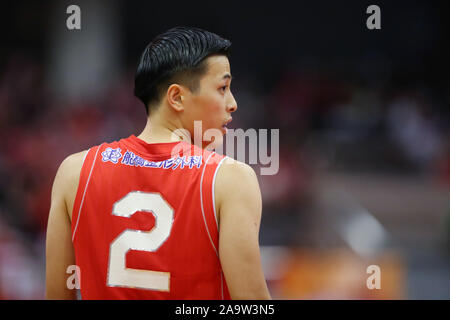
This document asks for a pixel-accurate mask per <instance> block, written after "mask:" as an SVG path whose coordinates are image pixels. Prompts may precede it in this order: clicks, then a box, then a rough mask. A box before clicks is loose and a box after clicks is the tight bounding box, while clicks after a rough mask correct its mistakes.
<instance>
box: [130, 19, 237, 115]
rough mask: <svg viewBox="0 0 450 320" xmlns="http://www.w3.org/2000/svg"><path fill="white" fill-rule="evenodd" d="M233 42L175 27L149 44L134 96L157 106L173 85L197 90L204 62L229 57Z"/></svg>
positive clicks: (138, 74)
mask: <svg viewBox="0 0 450 320" xmlns="http://www.w3.org/2000/svg"><path fill="white" fill-rule="evenodd" d="M230 47H231V42H230V41H229V40H227V39H224V38H222V37H220V36H218V35H217V34H215V33H212V32H209V31H205V30H202V29H199V28H193V27H175V28H172V29H170V30H168V31H166V32H164V33H162V34H160V35H158V36H157V37H156V38H155V39H153V41H152V42H150V43H149V44H148V45H147V47H146V48H145V50H144V52H143V53H142V55H141V58H140V61H139V65H138V68H137V71H136V75H135V78H134V95H135V96H136V97H138V98H139V99H140V100H141V101H142V102H143V103H144V105H145V109H146V111H147V114H149V106H150V105H152V104H154V103H155V102H158V101H159V99H160V97H161V94H162V93H163V92H165V91H166V90H167V88H168V87H169V86H170V84H172V83H181V84H183V85H186V86H187V87H188V88H189V89H190V90H191V91H193V92H195V91H196V90H198V87H199V82H200V76H201V75H203V74H204V73H205V72H206V71H207V70H206V67H207V66H206V64H205V63H204V61H205V59H206V58H207V57H208V56H211V55H214V54H222V55H225V56H227V57H229V53H230Z"/></svg>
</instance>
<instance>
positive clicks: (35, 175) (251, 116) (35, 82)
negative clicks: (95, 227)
mask: <svg viewBox="0 0 450 320" xmlns="http://www.w3.org/2000/svg"><path fill="white" fill-rule="evenodd" d="M133 72H134V70H132V68H130V71H129V72H124V74H123V77H122V78H120V79H118V81H117V82H116V83H115V84H114V85H112V86H111V87H110V88H108V90H106V91H105V92H103V93H102V94H101V95H100V96H97V97H95V98H90V99H80V100H73V101H67V100H63V99H60V98H58V97H57V96H55V95H54V94H53V93H52V91H51V88H48V87H46V83H47V82H46V73H45V70H44V69H43V66H42V65H41V64H40V63H39V62H37V61H35V60H34V59H32V58H30V57H27V56H26V55H25V54H14V55H12V56H10V57H9V58H8V60H7V62H6V63H5V65H4V68H3V70H1V73H0V150H1V152H0V299H1V298H9V299H20V298H42V297H43V285H44V284H43V279H44V267H45V264H44V263H45V256H44V248H45V230H46V223H47V218H48V211H49V207H50V194H51V187H52V183H53V179H54V176H55V174H56V170H57V168H58V166H59V164H60V163H61V161H62V160H63V159H64V158H65V157H66V156H68V155H69V154H71V153H75V152H78V151H81V150H84V149H87V148H89V147H90V146H92V145H96V144H98V143H101V142H103V141H113V140H116V139H119V138H121V137H127V136H129V135H130V134H132V133H133V134H136V133H139V132H140V130H142V129H143V127H144V125H145V121H146V119H145V111H144V108H143V106H142V105H141V104H140V102H139V101H138V100H137V99H136V98H135V97H134V96H133ZM241 78H242V80H240V79H238V80H236V81H235V82H234V83H233V91H234V94H235V97H236V99H237V102H238V105H239V107H240V108H239V110H238V111H237V113H236V116H235V117H234V120H233V126H234V127H235V128H243V129H247V128H255V129H258V128H268V129H272V128H278V129H280V169H279V172H278V174H276V175H272V176H259V177H258V178H259V180H260V184H261V191H262V195H263V201H264V212H263V213H264V216H263V217H264V218H263V224H262V227H261V243H262V244H263V245H285V246H298V245H310V246H314V245H315V243H314V241H313V240H312V238H309V237H308V233H307V232H299V230H300V229H301V228H303V230H306V229H308V228H309V227H308V226H310V225H312V224H314V217H312V216H311V214H310V212H311V209H310V208H311V206H313V205H314V190H315V189H314V181H315V180H314V175H315V174H316V173H317V172H318V171H320V170H335V171H340V172H348V171H350V172H364V171H368V172H376V173H387V174H388V173H396V174H399V173H401V174H411V175H426V176H429V177H430V178H431V179H433V181H435V183H438V184H444V185H447V186H448V187H450V130H449V128H450V123H449V121H450V117H449V112H448V110H447V108H448V102H449V101H445V100H442V99H440V96H439V95H438V94H437V93H436V92H435V91H433V90H431V89H430V88H427V87H426V86H400V85H398V86H397V85H396V84H395V83H389V82H388V83H385V84H383V85H380V86H373V85H369V84H367V83H364V82H363V81H356V80H355V79H343V78H338V79H335V78H333V77H331V76H330V75H329V74H328V73H325V72H318V71H316V72H312V71H305V72H302V71H298V72H294V71H292V70H285V72H282V73H281V75H280V77H279V79H278V80H277V81H276V83H275V85H273V86H272V88H271V90H269V91H264V92H261V90H258V83H257V82H256V80H255V79H254V78H251V77H250V76H248V77H247V78H245V77H241ZM448 98H449V97H447V99H448ZM274 186H275V187H274ZM30 265H33V266H34V267H33V268H29V266H30ZM25 278H26V279H29V280H27V281H23V280H24V279H25Z"/></svg>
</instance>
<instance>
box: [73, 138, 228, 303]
mask: <svg viewBox="0 0 450 320" xmlns="http://www.w3.org/2000/svg"><path fill="white" fill-rule="evenodd" d="M224 159H225V157H224V156H222V155H219V154H217V153H215V152H211V151H206V150H203V149H201V148H198V147H197V146H194V145H191V144H189V143H186V142H172V143H155V144H148V143H146V142H145V141H143V140H141V139H139V138H137V137H135V136H134V135H131V136H130V137H128V138H126V139H122V140H120V141H115V142H112V143H103V144H102V145H100V146H96V147H93V148H90V149H89V151H88V153H87V154H86V157H85V159H84V162H83V166H82V169H81V174H80V182H79V185H78V190H77V194H76V198H75V203H74V207H73V213H72V242H73V245H74V250H75V257H76V264H77V266H78V267H79V271H80V273H79V278H80V286H81V297H82V298H83V299H229V298H230V296H229V293H228V289H227V286H226V282H225V279H224V276H223V273H222V269H221V265H220V261H219V257H218V248H219V232H218V225H217V219H216V212H215V207H214V179H215V176H216V173H217V170H218V168H219V166H220V165H221V163H222V162H223V160H224Z"/></svg>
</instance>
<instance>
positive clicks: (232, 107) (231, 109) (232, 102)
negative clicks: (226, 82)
mask: <svg viewBox="0 0 450 320" xmlns="http://www.w3.org/2000/svg"><path fill="white" fill-rule="evenodd" d="M236 110H237V102H236V100H235V99H234V97H233V94H231V99H230V101H229V102H228V104H227V111H228V112H230V113H232V112H235V111H236Z"/></svg>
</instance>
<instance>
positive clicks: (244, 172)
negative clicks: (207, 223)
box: [214, 158, 261, 219]
mask: <svg viewBox="0 0 450 320" xmlns="http://www.w3.org/2000/svg"><path fill="white" fill-rule="evenodd" d="M214 189H215V194H214V197H215V203H216V209H217V208H218V210H217V211H218V212H219V219H220V211H221V210H220V209H221V208H222V207H223V205H224V204H226V202H235V204H237V203H238V202H253V203H255V202H256V203H257V202H260V201H261V193H260V189H259V183H258V178H257V176H256V173H255V170H253V168H252V167H251V166H249V165H248V164H246V163H244V162H240V161H237V160H234V159H232V158H226V159H225V160H224V161H223V163H222V165H221V166H220V168H219V169H218V171H217V176H216V180H215V186H214Z"/></svg>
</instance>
